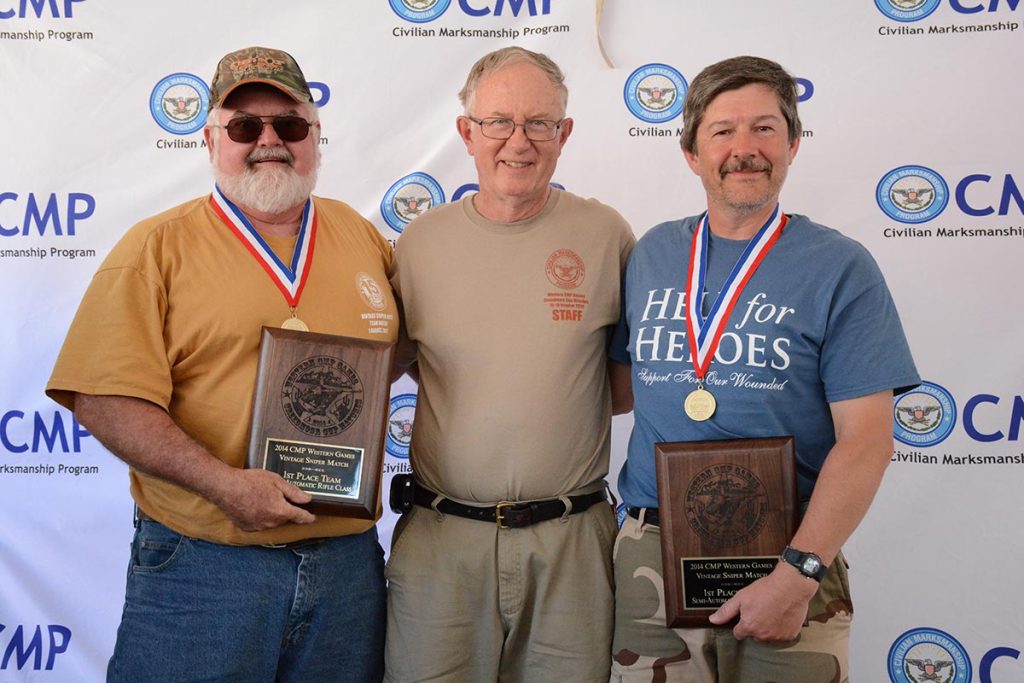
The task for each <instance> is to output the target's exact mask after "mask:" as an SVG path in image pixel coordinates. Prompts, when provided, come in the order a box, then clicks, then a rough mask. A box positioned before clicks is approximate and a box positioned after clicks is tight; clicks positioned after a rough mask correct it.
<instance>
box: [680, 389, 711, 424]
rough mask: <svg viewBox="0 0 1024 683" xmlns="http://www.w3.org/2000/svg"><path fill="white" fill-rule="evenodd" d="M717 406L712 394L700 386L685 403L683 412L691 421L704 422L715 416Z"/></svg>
mask: <svg viewBox="0 0 1024 683" xmlns="http://www.w3.org/2000/svg"><path fill="white" fill-rule="evenodd" d="M715 405H716V404H715V397H714V396H712V395H711V392H710V391H708V390H706V389H705V388H704V387H703V386H699V385H698V386H697V388H696V389H694V390H693V391H691V392H690V393H689V395H687V397H686V400H685V401H683V410H685V411H686V416H687V417H689V418H690V419H691V420H695V421H696V422H703V421H704V420H706V419H708V418H709V417H711V416H712V415H714V414H715Z"/></svg>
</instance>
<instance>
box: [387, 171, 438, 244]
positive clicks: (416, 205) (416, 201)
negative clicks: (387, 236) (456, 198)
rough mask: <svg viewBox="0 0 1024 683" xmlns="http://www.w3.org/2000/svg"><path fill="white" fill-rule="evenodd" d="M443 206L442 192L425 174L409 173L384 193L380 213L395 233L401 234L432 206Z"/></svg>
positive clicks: (434, 181)
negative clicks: (410, 223)
mask: <svg viewBox="0 0 1024 683" xmlns="http://www.w3.org/2000/svg"><path fill="white" fill-rule="evenodd" d="M439 204H444V191H443V190H442V189H441V186H440V185H439V184H438V183H437V181H436V180H434V179H433V178H431V177H430V176H428V175H427V174H426V173H410V174H409V175H407V176H405V177H404V178H401V179H399V180H398V181H397V182H396V183H395V184H394V185H392V186H391V187H389V188H388V191H387V192H385V193H384V199H382V200H381V202H380V213H381V215H382V216H384V220H385V221H387V224H388V225H390V226H391V229H392V230H394V231H395V232H402V231H403V230H405V226H406V225H408V224H409V222H410V221H412V220H413V219H414V218H419V217H420V216H422V215H423V214H424V213H426V212H427V210H428V209H430V208H431V207H433V206H438V205H439Z"/></svg>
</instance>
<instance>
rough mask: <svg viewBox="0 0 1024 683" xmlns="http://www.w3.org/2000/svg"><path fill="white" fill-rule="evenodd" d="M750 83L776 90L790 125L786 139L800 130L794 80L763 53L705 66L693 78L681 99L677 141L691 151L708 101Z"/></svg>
mask: <svg viewBox="0 0 1024 683" xmlns="http://www.w3.org/2000/svg"><path fill="white" fill-rule="evenodd" d="M751 83H761V84H763V85H766V86H768V87H769V88H771V89H772V90H774V91H775V94H776V96H777V97H778V100H779V109H781V110H782V116H783V118H785V119H786V125H787V126H788V127H789V143H790V144H793V142H795V141H796V139H797V138H798V137H800V132H801V131H802V130H803V129H802V127H801V125H800V116H799V115H798V114H797V111H796V81H794V80H793V77H792V76H791V75H789V73H787V72H786V70H785V69H783V68H782V66H780V65H779V64H777V63H776V62H773V61H771V60H770V59H764V58H763V57H749V56H747V57H731V58H729V59H724V60H722V61H721V62H717V63H715V64H712V65H711V66H709V67H707V68H705V69H704V70H703V71H701V72H700V73H699V74H697V77H696V78H694V79H693V83H692V84H691V85H690V89H689V90H688V91H687V92H686V100H685V101H684V103H683V134H682V136H681V137H680V138H679V145H680V146H681V147H682V148H683V149H684V150H686V151H687V152H689V153H690V154H694V153H695V152H696V149H697V128H699V127H700V124H701V121H703V120H704V113H705V112H706V111H707V108H708V106H709V105H710V104H711V102H712V101H713V100H714V99H715V98H716V97H718V96H719V95H721V94H722V93H723V92H726V91H728V90H738V89H739V88H742V87H743V86H745V85H750V84H751Z"/></svg>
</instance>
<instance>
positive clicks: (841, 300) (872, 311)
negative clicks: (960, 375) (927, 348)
mask: <svg viewBox="0 0 1024 683" xmlns="http://www.w3.org/2000/svg"><path fill="white" fill-rule="evenodd" d="M820 372H821V378H822V382H823V384H824V387H825V398H826V400H827V401H828V402H829V403H833V402H835V401H843V400H847V399H851V398H859V397H861V396H867V395H870V394H873V393H876V392H879V391H883V390H885V389H892V390H894V392H895V393H901V392H903V391H907V390H909V389H910V388H913V387H914V386H917V385H918V384H920V382H921V378H920V377H919V376H918V373H917V368H916V367H915V365H914V359H913V357H912V356H911V353H910V346H909V344H908V343H907V338H906V335H905V334H904V331H903V325H902V324H901V323H900V318H899V314H898V312H897V310H896V304H895V302H894V301H893V299H892V295H891V294H890V293H889V288H888V286H887V285H886V283H885V279H884V278H883V276H882V273H881V271H880V270H879V269H878V266H877V264H876V263H875V262H874V259H872V258H871V256H870V255H869V254H868V253H867V252H866V251H863V252H862V257H861V258H860V259H858V260H857V261H856V262H855V263H854V264H853V265H852V266H851V271H850V273H848V276H847V277H845V278H843V279H842V284H841V285H840V287H839V290H838V291H837V296H836V297H835V299H834V304H833V307H832V311H831V312H830V315H829V320H828V327H827V329H826V333H825V338H824V341H823V343H822V348H821V359H820Z"/></svg>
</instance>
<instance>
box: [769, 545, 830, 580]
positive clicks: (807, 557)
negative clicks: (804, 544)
mask: <svg viewBox="0 0 1024 683" xmlns="http://www.w3.org/2000/svg"><path fill="white" fill-rule="evenodd" d="M781 559H782V561H783V562H786V563H787V564H791V565H793V566H794V567H796V570H797V571H798V572H800V573H801V574H803V575H804V576H806V577H807V578H808V579H814V580H815V581H818V582H819V583H820V582H821V580H822V579H823V578H825V572H827V571H828V567H827V566H826V565H825V563H824V562H822V561H821V558H820V557H818V556H817V555H815V554H814V553H805V552H803V551H802V550H797V549H796V548H794V547H792V546H788V545H787V546H786V549H785V550H783V551H782V555H781Z"/></svg>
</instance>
